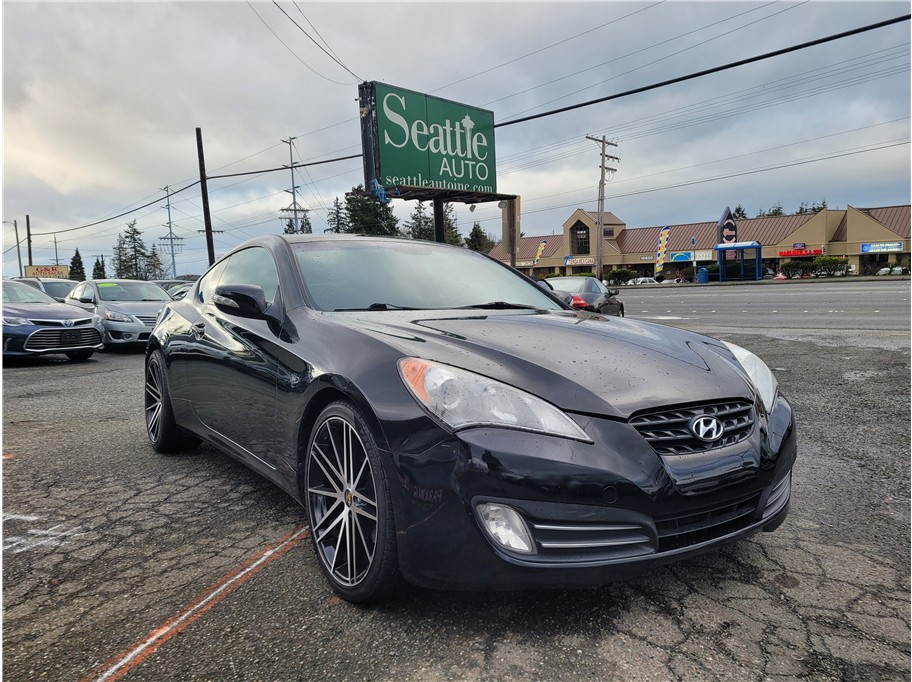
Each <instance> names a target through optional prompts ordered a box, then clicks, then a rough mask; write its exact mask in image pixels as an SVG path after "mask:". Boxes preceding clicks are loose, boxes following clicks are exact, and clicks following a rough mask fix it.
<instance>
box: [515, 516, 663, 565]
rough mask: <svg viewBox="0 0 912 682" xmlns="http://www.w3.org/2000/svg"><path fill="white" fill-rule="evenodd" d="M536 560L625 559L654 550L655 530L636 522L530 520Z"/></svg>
mask: <svg viewBox="0 0 912 682" xmlns="http://www.w3.org/2000/svg"><path fill="white" fill-rule="evenodd" d="M531 527H532V528H531V530H532V536H533V538H534V540H535V544H536V545H537V547H538V556H537V557H536V559H537V560H539V561H548V562H554V563H558V562H568V561H592V560H607V559H626V558H630V557H636V556H641V555H644V554H654V553H655V551H656V538H655V533H653V532H652V530H651V529H650V528H649V527H648V526H646V525H642V524H639V523H637V522H635V521H634V522H629V523H627V522H621V523H614V522H608V523H604V522H602V523H572V522H567V521H557V522H544V521H542V522H533V523H532V524H531Z"/></svg>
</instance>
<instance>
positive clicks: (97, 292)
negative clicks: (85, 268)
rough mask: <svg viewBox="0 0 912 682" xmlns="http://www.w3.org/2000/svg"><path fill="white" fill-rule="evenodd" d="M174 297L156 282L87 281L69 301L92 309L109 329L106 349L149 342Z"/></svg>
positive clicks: (132, 280) (106, 332)
mask: <svg viewBox="0 0 912 682" xmlns="http://www.w3.org/2000/svg"><path fill="white" fill-rule="evenodd" d="M173 300H174V299H173V298H171V295H170V294H168V292H167V291H165V290H164V289H162V288H161V287H160V286H158V285H157V284H154V283H153V282H145V281H142V280H135V279H95V280H92V279H90V280H86V281H85V282H82V283H81V284H79V285H78V286H76V287H75V288H74V289H73V290H72V291H71V292H70V293H69V295H68V296H67V297H66V300H65V302H66V303H68V304H70V305H74V306H78V307H80V308H83V309H84V310H91V311H93V312H95V314H96V315H98V316H99V317H100V318H101V321H102V324H103V325H104V328H105V336H104V343H105V347H111V346H117V345H122V344H134V343H145V342H146V341H148V340H149V333H150V332H151V331H152V328H153V327H154V326H155V321H156V319H158V312H159V311H160V310H161V309H162V307H163V306H164V305H165V303H168V302H169V301H173Z"/></svg>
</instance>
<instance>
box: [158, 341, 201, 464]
mask: <svg viewBox="0 0 912 682" xmlns="http://www.w3.org/2000/svg"><path fill="white" fill-rule="evenodd" d="M145 412H146V433H147V434H148V436H149V442H151V443H152V447H153V448H155V450H156V451H158V452H165V453H168V452H178V451H180V450H191V449H193V448H194V447H196V446H197V445H199V442H200V441H199V439H198V438H195V437H193V436H189V435H187V434H186V433H184V432H183V431H181V429H180V427H179V426H178V425H177V422H176V421H174V411H173V410H172V409H171V394H170V392H169V391H168V379H167V377H166V376H165V357H164V355H162V352H161V351H160V350H155V351H152V354H151V355H150V356H149V359H148V360H146V390H145Z"/></svg>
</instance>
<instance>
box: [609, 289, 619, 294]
mask: <svg viewBox="0 0 912 682" xmlns="http://www.w3.org/2000/svg"><path fill="white" fill-rule="evenodd" d="M619 293H621V290H620V289H609V290H608V295H609V296H617V295H618V294H619Z"/></svg>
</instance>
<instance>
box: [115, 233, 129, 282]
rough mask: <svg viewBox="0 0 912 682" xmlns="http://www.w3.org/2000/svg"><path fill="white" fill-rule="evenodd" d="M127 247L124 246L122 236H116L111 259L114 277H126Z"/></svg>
mask: <svg viewBox="0 0 912 682" xmlns="http://www.w3.org/2000/svg"><path fill="white" fill-rule="evenodd" d="M127 265H128V264H127V247H126V245H125V244H124V236H123V235H122V234H119V235H117V241H116V242H114V255H113V256H112V258H111V269H112V270H113V271H114V277H126V276H127V275H126V273H127Z"/></svg>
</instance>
